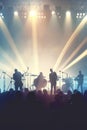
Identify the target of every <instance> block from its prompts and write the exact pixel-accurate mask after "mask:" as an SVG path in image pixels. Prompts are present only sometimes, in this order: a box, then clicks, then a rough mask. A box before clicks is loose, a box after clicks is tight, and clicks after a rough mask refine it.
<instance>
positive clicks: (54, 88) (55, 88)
mask: <svg viewBox="0 0 87 130" xmlns="http://www.w3.org/2000/svg"><path fill="white" fill-rule="evenodd" d="M54 94H56V85H54Z"/></svg>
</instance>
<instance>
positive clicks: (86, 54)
mask: <svg viewBox="0 0 87 130" xmlns="http://www.w3.org/2000/svg"><path fill="white" fill-rule="evenodd" d="M85 56H87V50H85V51H84V52H83V53H82V54H81V55H79V56H78V57H77V58H76V59H75V60H74V61H72V62H71V63H70V64H69V65H68V66H66V67H65V68H64V69H63V70H64V71H65V70H67V69H69V68H70V67H72V66H73V65H74V64H76V63H77V62H79V61H80V60H81V59H82V58H84V57H85Z"/></svg>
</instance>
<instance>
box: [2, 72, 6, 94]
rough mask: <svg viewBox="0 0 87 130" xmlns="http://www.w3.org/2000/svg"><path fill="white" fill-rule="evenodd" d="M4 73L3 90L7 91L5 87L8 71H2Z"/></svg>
mask: <svg viewBox="0 0 87 130" xmlns="http://www.w3.org/2000/svg"><path fill="white" fill-rule="evenodd" d="M2 73H3V92H5V88H6V72H2Z"/></svg>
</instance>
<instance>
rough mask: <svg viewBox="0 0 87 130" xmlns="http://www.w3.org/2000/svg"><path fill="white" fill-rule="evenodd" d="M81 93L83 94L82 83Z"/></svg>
mask: <svg viewBox="0 0 87 130" xmlns="http://www.w3.org/2000/svg"><path fill="white" fill-rule="evenodd" d="M81 93H82V94H83V85H82V84H81Z"/></svg>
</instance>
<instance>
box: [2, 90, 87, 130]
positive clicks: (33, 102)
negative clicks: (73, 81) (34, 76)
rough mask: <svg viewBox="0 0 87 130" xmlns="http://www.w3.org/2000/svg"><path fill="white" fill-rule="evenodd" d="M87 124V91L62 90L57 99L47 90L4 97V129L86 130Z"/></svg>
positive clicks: (13, 92)
mask: <svg viewBox="0 0 87 130" xmlns="http://www.w3.org/2000/svg"><path fill="white" fill-rule="evenodd" d="M86 124H87V91H85V92H84V94H82V93H81V92H79V91H78V90H74V92H73V93H72V92H71V91H70V90H69V91H68V93H67V94H64V93H63V92H62V91H61V90H60V89H58V90H57V92H56V94H55V95H49V94H48V91H47V90H45V89H44V90H43V91H40V90H39V91H29V90H28V89H27V88H25V89H24V91H23V92H22V91H14V90H13V89H10V90H9V91H7V92H3V93H1V94H0V126H2V127H7V128H8V127H9V129H13V127H14V128H15V129H17V128H18V129H23V128H24V129H27V128H28V129H32V130H33V129H36V130H41V129H47V130H55V129H59V130H65V129H67V130H68V129H79V128H84V127H86V128H87V126H86Z"/></svg>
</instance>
